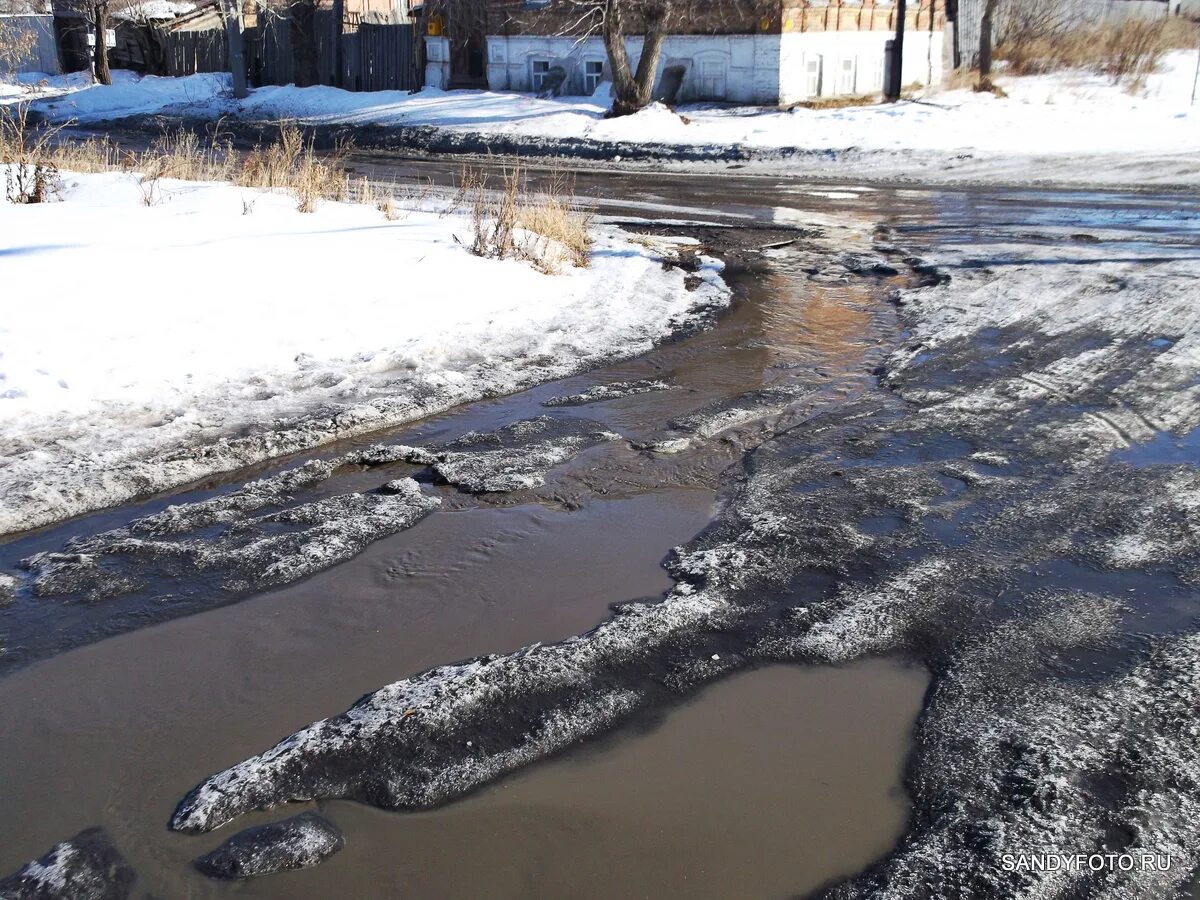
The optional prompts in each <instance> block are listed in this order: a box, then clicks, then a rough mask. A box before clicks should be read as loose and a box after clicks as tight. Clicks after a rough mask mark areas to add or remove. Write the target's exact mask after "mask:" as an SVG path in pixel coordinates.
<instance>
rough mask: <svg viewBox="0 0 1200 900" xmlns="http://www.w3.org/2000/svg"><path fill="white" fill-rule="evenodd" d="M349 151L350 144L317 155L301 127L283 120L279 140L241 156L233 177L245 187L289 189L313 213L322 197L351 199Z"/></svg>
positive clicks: (302, 208) (300, 207)
mask: <svg viewBox="0 0 1200 900" xmlns="http://www.w3.org/2000/svg"><path fill="white" fill-rule="evenodd" d="M348 151H349V147H348V146H346V145H340V146H339V147H337V148H335V150H334V151H333V153H331V154H328V155H325V156H318V155H317V153H316V150H315V148H314V146H313V142H312V140H311V139H308V140H305V137H304V132H303V131H301V130H300V128H299V126H297V125H295V124H294V123H284V124H282V125H281V126H280V128H279V138H278V139H277V140H276V141H274V142H273V143H271V144H267V145H266V146H265V147H263V146H259V147H255V148H254V149H253V150H251V151H250V152H249V153H247V154H245V155H244V156H243V157H242V159H241V161H240V165H239V166H238V169H237V171H236V173H235V174H234V176H233V178H232V179H231V180H232V181H233V182H234V183H235V184H238V185H241V186H242V187H249V188H261V189H277V188H282V189H284V190H287V191H290V192H291V193H292V194H294V195H295V197H296V208H297V209H298V210H300V212H305V213H307V212H313V211H314V210H315V209H316V208H317V204H318V203H319V202H320V201H321V200H334V201H339V202H344V201H347V200H349V199H350V198H351V188H350V177H349V176H348V175H347V174H346V170H345V168H344V160H345V156H346V153H347V152H348Z"/></svg>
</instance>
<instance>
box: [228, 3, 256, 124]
mask: <svg viewBox="0 0 1200 900" xmlns="http://www.w3.org/2000/svg"><path fill="white" fill-rule="evenodd" d="M245 37H246V32H245V29H244V28H243V27H242V0H225V41H226V44H227V46H228V48H229V74H230V75H232V76H233V96H234V98H235V99H237V100H245V99H246V97H248V96H249V95H250V91H249V90H248V89H247V87H246V40H245Z"/></svg>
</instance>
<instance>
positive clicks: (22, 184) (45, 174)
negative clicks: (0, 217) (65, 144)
mask: <svg viewBox="0 0 1200 900" xmlns="http://www.w3.org/2000/svg"><path fill="white" fill-rule="evenodd" d="M54 138H55V132H53V130H44V131H41V132H38V131H37V130H36V129H34V128H32V127H31V123H30V122H29V107H28V106H27V105H25V104H18V105H17V107H16V108H15V109H12V108H6V109H0V163H4V164H5V166H4V199H5V200H7V201H8V202H9V203H45V202H47V201H49V200H52V199H54V197H56V196H57V195H58V190H59V185H60V183H61V182H60V178H59V167H58V163H57V161H56V160H55V159H54V156H53V153H52V150H51V147H52V144H53V141H54Z"/></svg>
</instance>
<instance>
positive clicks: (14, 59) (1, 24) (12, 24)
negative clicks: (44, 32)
mask: <svg viewBox="0 0 1200 900" xmlns="http://www.w3.org/2000/svg"><path fill="white" fill-rule="evenodd" d="M5 11H6V12H7V11H8V10H5ZM36 46H37V35H36V34H35V33H34V31H33V29H30V28H22V27H20V26H19V25H18V23H17V21H16V20H14V19H8V18H5V17H2V16H0V72H5V71H13V72H16V71H19V70H20V68H21V64H22V63H24V62H25V61H26V60H27V58H28V57H29V54H30V53H32V52H33V49H34V48H35V47H36Z"/></svg>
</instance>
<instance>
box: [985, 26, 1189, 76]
mask: <svg viewBox="0 0 1200 900" xmlns="http://www.w3.org/2000/svg"><path fill="white" fill-rule="evenodd" d="M1173 22H1174V20H1172V19H1160V20H1157V21H1147V20H1143V19H1128V20H1126V21H1123V22H1120V23H1110V24H1106V25H1094V26H1084V27H1078V28H1072V29H1069V30H1053V31H1050V32H1048V33H1042V34H1036V33H1019V34H1013V33H1008V34H1006V35H1005V37H1004V40H1003V42H1002V43H1001V44H1000V45H999V46H998V47H997V48H996V58H997V59H1002V60H1004V61H1005V62H1007V63H1008V70H1009V71H1010V72H1012V73H1013V74H1015V75H1037V74H1042V73H1046V72H1055V71H1060V70H1063V69H1083V70H1086V71H1090V72H1095V73H1097V74H1100V75H1107V76H1108V77H1109V78H1111V79H1112V80H1113V83H1114V84H1121V83H1123V84H1125V85H1126V86H1127V87H1129V88H1130V89H1131V90H1134V89H1137V88H1139V87H1141V86H1142V85H1143V84H1144V83H1145V80H1146V76H1148V75H1150V74H1152V73H1153V72H1155V71H1157V69H1158V67H1159V65H1160V63H1161V62H1162V57H1163V54H1164V53H1166V52H1167V51H1168V50H1171V49H1172V48H1173V47H1175V46H1177V42H1179V41H1180V40H1182V37H1181V35H1182V33H1183V29H1181V28H1180V26H1177V25H1175V24H1173Z"/></svg>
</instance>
